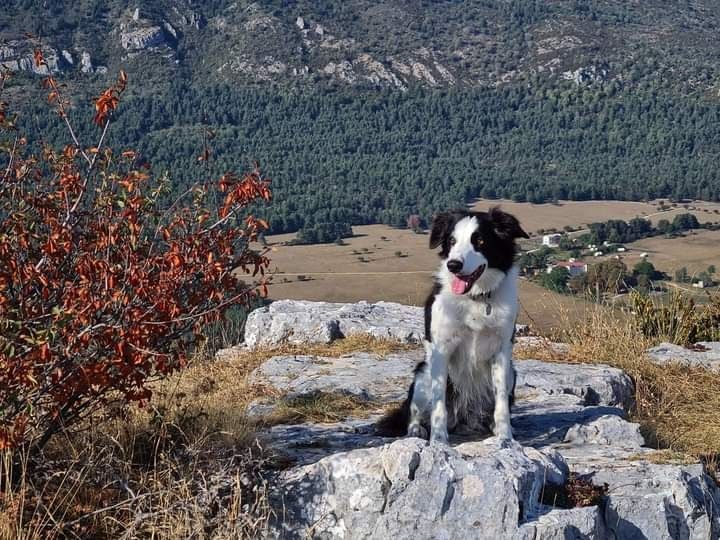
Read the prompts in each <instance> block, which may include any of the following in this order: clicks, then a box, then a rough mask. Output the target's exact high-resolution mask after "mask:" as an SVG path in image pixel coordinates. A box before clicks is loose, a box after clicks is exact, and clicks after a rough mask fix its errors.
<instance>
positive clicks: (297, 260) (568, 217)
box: [268, 201, 720, 330]
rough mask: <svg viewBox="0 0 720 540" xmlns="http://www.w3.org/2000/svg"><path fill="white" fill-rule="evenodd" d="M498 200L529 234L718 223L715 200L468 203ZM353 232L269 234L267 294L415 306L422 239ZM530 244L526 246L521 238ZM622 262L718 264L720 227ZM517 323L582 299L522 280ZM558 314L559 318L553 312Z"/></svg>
mask: <svg viewBox="0 0 720 540" xmlns="http://www.w3.org/2000/svg"><path fill="white" fill-rule="evenodd" d="M494 205H500V206H501V207H502V208H503V209H504V210H506V211H508V212H510V213H512V214H514V215H516V216H517V217H518V219H519V220H520V222H521V224H522V226H523V228H525V230H527V231H528V232H535V231H537V229H540V228H543V229H549V228H553V227H554V228H557V229H562V228H563V227H564V226H566V225H570V226H573V227H578V226H584V225H586V224H587V223H592V222H596V221H606V220H608V219H624V220H629V219H632V218H633V217H636V216H645V217H648V218H649V219H651V220H652V221H653V222H654V223H657V221H659V220H660V219H669V220H672V219H673V217H674V216H675V215H677V214H678V213H683V212H692V213H694V214H695V215H697V216H698V219H699V220H700V221H701V222H703V221H716V220H720V215H718V214H715V211H716V210H717V211H718V212H720V204H718V203H704V202H693V203H689V204H688V208H687V209H686V208H684V206H683V205H682V204H681V205H678V207H677V208H672V209H670V210H666V211H663V212H660V211H659V209H658V206H657V205H658V202H657V201H651V202H650V203H643V202H625V201H581V202H578V201H561V202H559V203H557V204H530V203H514V202H512V201H476V202H475V203H474V204H473V205H472V207H473V208H474V209H477V210H486V209H487V208H489V207H490V206H494ZM353 230H354V232H355V236H354V237H353V238H348V239H346V240H345V241H344V245H336V244H320V245H301V246H287V245H282V244H283V243H284V242H287V241H288V240H291V239H293V238H294V237H295V235H294V234H284V235H276V236H270V237H268V242H269V243H270V244H271V245H272V248H273V251H272V253H271V258H272V261H273V268H274V270H275V272H276V275H275V277H274V280H273V285H272V287H271V289H270V294H271V297H272V298H276V299H279V298H293V299H306V300H323V301H334V302H354V301H358V300H368V301H379V300H387V301H394V302H401V303H405V304H415V305H421V304H422V303H423V302H424V301H425V297H426V295H427V293H428V291H429V289H430V283H431V279H432V272H433V271H434V270H435V268H436V266H437V263H438V259H437V255H436V254H435V252H434V251H432V250H430V249H428V245H427V244H428V236H427V235H426V234H415V233H413V232H411V231H409V230H403V229H393V228H391V227H388V226H385V225H366V226H358V227H354V228H353ZM525 245H526V247H530V246H531V245H532V244H531V243H526V244H525ZM628 248H629V251H628V252H627V253H626V254H625V255H624V259H625V262H626V263H627V264H628V266H629V267H631V268H632V266H633V265H634V264H636V263H637V262H638V261H639V260H640V254H641V253H643V252H646V253H648V254H649V258H650V260H651V261H652V263H653V264H654V265H655V266H656V267H657V268H658V269H659V270H661V271H664V272H667V273H669V274H671V275H672V272H674V271H675V270H676V269H677V268H679V267H681V266H686V267H687V268H688V271H689V272H691V273H693V272H699V271H702V270H705V269H706V268H707V267H708V265H710V264H715V265H716V266H718V267H720V231H697V232H696V233H693V234H690V235H688V236H687V237H685V238H673V239H667V238H660V237H658V238H649V239H645V240H641V241H639V242H634V243H632V244H630V245H628ZM520 302H521V310H520V320H521V322H525V323H528V322H529V323H532V324H534V325H535V326H536V327H537V328H538V329H539V330H550V329H552V328H554V327H555V326H557V325H558V324H559V323H560V318H561V317H564V316H567V314H568V313H570V314H577V313H579V312H581V311H584V310H585V308H586V307H587V304H586V303H585V302H584V301H582V300H579V299H574V298H570V297H567V296H564V295H559V294H555V293H552V292H550V291H547V290H546V289H544V288H542V287H539V286H537V285H535V284H533V283H530V282H528V281H525V280H522V282H521V285H520ZM560 312H564V313H565V315H560V314H559V313H560Z"/></svg>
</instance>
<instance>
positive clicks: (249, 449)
mask: <svg viewBox="0 0 720 540" xmlns="http://www.w3.org/2000/svg"><path fill="white" fill-rule="evenodd" d="M411 347H413V346H412V345H403V344H398V343H393V342H390V341H383V340H377V339H373V338H370V337H368V336H352V337H349V338H347V339H343V340H338V341H336V342H334V343H332V344H330V345H311V346H308V345H304V346H294V345H283V346H282V347H278V348H274V349H264V350H258V351H244V350H242V349H233V350H230V351H225V352H224V354H222V355H220V356H219V357H218V359H217V360H215V361H213V362H207V361H203V360H197V361H196V362H195V363H194V364H193V365H191V366H190V367H188V368H187V369H185V370H183V371H182V372H180V373H178V374H176V375H175V376H173V377H171V378H169V379H168V380H165V381H160V382H157V383H155V385H154V389H153V390H154V394H153V398H152V400H151V402H150V404H149V405H148V406H146V407H144V408H138V407H129V408H126V407H118V408H116V409H111V410H110V412H109V414H107V415H103V416H96V417H94V418H92V419H91V420H90V421H88V422H87V423H86V424H85V425H84V426H82V428H83V429H82V430H81V431H79V432H76V433H72V434H65V435H62V436H59V437H58V438H57V439H55V440H54V441H52V442H51V444H50V445H49V447H48V448H47V449H46V451H45V453H44V455H43V456H42V457H41V459H40V460H36V462H35V463H33V464H32V465H30V464H29V463H28V462H27V460H25V459H22V458H23V456H17V455H12V454H10V453H9V452H5V453H4V454H2V458H3V459H2V461H0V540H5V539H8V540H10V539H15V538H20V539H27V540H34V539H38V540H39V539H45V538H127V539H130V538H171V539H180V538H206V537H212V538H254V537H257V535H259V534H261V533H262V531H264V530H266V528H267V526H268V521H269V519H270V518H271V509H270V507H269V504H268V498H267V482H266V475H267V471H268V470H269V469H272V468H273V467H276V466H280V465H282V463H280V462H277V461H276V458H275V457H274V456H273V455H272V454H271V453H270V452H268V451H267V449H265V448H261V446H260V444H259V443H258V441H257V438H256V436H255V431H256V429H257V427H258V424H257V422H256V421H254V420H251V419H249V418H247V417H246V415H245V410H246V407H247V405H248V404H249V403H250V402H251V401H253V400H255V399H258V398H268V397H271V398H275V399H278V398H279V397H280V396H278V395H277V393H276V392H275V391H273V390H272V389H270V388H266V387H263V386H258V385H253V384H251V383H250V382H249V381H248V375H249V374H250V373H251V372H252V370H253V369H255V368H256V367H257V366H259V365H260V364H261V363H262V362H263V361H265V360H266V359H268V358H270V357H271V356H274V355H278V354H313V355H318V356H322V355H325V356H328V355H333V356H339V355H343V354H348V353H350V352H354V351H359V350H362V351H367V352H374V353H376V354H379V355H381V356H385V355H388V354H390V353H392V352H397V351H400V350H406V349H408V348H411ZM374 406H375V405H374V404H369V403H366V402H361V401H360V400H357V399H354V398H352V397H345V396H334V395H333V396H329V395H319V396H317V397H315V398H314V399H304V400H288V401H284V400H281V401H280V405H279V407H278V409H277V413H276V415H274V416H273V419H271V421H275V422H279V421H291V420H295V421H300V420H305V419H310V420H313V421H336V420H339V419H341V418H340V417H345V416H348V415H350V414H360V413H362V411H368V410H369V408H370V407H374ZM11 474H15V475H16V478H13V479H11V478H10V475H11Z"/></svg>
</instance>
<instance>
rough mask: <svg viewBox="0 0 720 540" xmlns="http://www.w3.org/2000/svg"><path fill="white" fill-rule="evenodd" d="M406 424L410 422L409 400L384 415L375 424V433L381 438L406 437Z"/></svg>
mask: <svg viewBox="0 0 720 540" xmlns="http://www.w3.org/2000/svg"><path fill="white" fill-rule="evenodd" d="M408 422H410V398H408V399H406V400H405V401H403V403H402V404H401V405H398V406H397V407H394V408H393V409H390V410H389V411H388V412H387V413H385V415H384V416H383V417H382V418H381V419H380V420H378V422H377V423H376V424H375V431H376V433H377V434H378V435H382V436H383V437H403V436H405V435H407V428H408Z"/></svg>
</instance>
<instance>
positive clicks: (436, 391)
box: [430, 343, 451, 444]
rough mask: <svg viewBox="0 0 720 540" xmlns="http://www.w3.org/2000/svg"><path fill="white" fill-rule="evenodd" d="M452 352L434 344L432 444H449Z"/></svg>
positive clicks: (446, 345)
mask: <svg viewBox="0 0 720 540" xmlns="http://www.w3.org/2000/svg"><path fill="white" fill-rule="evenodd" d="M450 354H451V350H450V348H449V347H448V344H446V343H438V344H436V343H433V344H432V349H431V354H430V379H431V388H432V411H431V413H430V444H438V443H444V444H447V442H448V427H447V405H446V402H445V398H446V396H445V393H446V390H447V377H448V361H449V360H450Z"/></svg>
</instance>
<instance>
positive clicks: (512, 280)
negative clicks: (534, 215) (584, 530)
mask: <svg viewBox="0 0 720 540" xmlns="http://www.w3.org/2000/svg"><path fill="white" fill-rule="evenodd" d="M521 237H522V238H527V237H528V235H527V234H526V233H525V231H523V230H522V228H521V227H520V224H519V222H518V220H517V219H516V218H515V217H513V216H511V215H510V214H507V213H505V212H503V211H501V210H499V209H498V208H493V209H491V210H490V211H489V212H469V211H466V210H455V211H452V212H447V213H442V214H439V215H437V216H436V217H435V219H434V221H433V225H432V229H431V233H430V248H431V249H435V248H437V247H438V246H441V250H440V258H441V259H442V263H441V265H440V268H439V269H438V272H437V273H436V276H435V277H436V281H435V286H434V287H433V290H432V292H431V293H430V296H429V297H428V299H427V301H426V303H425V349H426V361H425V362H422V363H421V364H419V365H418V366H417V368H416V369H415V379H414V381H413V383H412V385H411V386H410V391H409V392H408V397H407V399H406V401H405V403H404V404H403V405H402V406H401V407H400V408H399V409H398V410H397V411H395V412H393V413H391V414H389V415H388V416H386V417H385V418H384V419H383V420H381V422H380V424H379V428H380V431H381V432H385V433H387V434H391V433H392V434H402V433H403V432H404V433H407V434H408V435H410V436H416V437H427V435H428V427H429V431H430V433H429V435H430V442H431V443H445V442H447V439H448V430H450V431H452V430H454V429H455V428H457V427H459V426H466V427H467V428H469V429H471V430H488V429H492V431H493V433H494V434H495V435H496V436H498V437H500V438H503V439H512V429H511V427H510V406H511V403H512V398H513V392H514V388H515V370H514V369H513V366H512V347H513V340H514V333H515V321H516V318H517V311H518V293H517V277H518V270H517V267H515V266H514V264H513V261H514V258H515V253H516V249H517V248H516V244H515V240H516V239H517V238H521Z"/></svg>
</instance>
